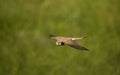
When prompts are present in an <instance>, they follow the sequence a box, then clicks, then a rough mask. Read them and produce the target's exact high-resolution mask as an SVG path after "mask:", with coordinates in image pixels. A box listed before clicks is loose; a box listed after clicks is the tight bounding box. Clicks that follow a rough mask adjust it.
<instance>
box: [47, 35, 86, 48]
mask: <svg viewBox="0 0 120 75" xmlns="http://www.w3.org/2000/svg"><path fill="white" fill-rule="evenodd" d="M49 37H50V38H51V39H55V40H56V45H58V46H63V45H67V46H71V47H73V48H75V49H78V50H88V49H87V48H85V47H83V46H80V45H79V44H77V43H76V42H75V40H79V39H83V38H84V37H79V38H74V37H62V36H56V35H50V36H49Z"/></svg>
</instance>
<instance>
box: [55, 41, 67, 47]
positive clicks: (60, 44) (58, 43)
mask: <svg viewBox="0 0 120 75" xmlns="http://www.w3.org/2000/svg"><path fill="white" fill-rule="evenodd" d="M56 45H58V46H63V45H65V43H64V42H56Z"/></svg>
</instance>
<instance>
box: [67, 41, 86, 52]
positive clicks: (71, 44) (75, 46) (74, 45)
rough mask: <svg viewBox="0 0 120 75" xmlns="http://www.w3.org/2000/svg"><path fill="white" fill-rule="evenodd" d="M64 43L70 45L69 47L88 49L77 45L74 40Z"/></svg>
mask: <svg viewBox="0 0 120 75" xmlns="http://www.w3.org/2000/svg"><path fill="white" fill-rule="evenodd" d="M66 45H68V46H71V47H73V48H75V49H78V50H88V49H87V48H85V47H83V46H80V45H78V44H77V43H76V42H74V41H73V42H71V43H67V44H66Z"/></svg>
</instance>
